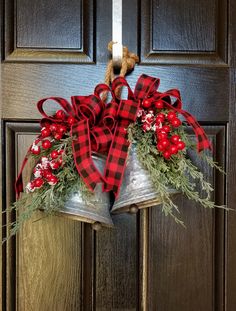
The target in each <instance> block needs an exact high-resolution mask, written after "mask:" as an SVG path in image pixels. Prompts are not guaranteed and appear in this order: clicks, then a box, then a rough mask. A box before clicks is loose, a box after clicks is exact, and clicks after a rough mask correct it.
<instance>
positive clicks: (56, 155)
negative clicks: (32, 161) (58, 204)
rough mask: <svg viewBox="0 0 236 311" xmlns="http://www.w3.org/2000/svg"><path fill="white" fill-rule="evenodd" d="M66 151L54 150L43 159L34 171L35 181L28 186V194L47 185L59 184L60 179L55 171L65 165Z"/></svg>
mask: <svg viewBox="0 0 236 311" xmlns="http://www.w3.org/2000/svg"><path fill="white" fill-rule="evenodd" d="M63 154H64V150H59V151H57V150H53V151H52V152H51V153H50V155H49V156H48V157H46V156H43V157H41V159H40V161H39V163H38V164H37V165H36V166H35V168H34V169H33V175H34V179H33V180H31V181H30V182H29V183H28V184H27V186H26V192H33V191H34V190H36V189H39V188H41V187H42V186H43V185H44V184H45V183H48V184H49V185H50V186H54V185H55V184H57V182H58V177H57V176H56V175H55V174H53V171H54V170H57V169H58V168H60V167H61V166H62V164H63V159H62V157H63Z"/></svg>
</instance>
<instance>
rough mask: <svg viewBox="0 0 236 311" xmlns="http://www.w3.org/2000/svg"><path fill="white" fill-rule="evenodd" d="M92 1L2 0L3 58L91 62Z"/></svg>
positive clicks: (9, 59) (92, 55) (92, 59)
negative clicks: (3, 20) (3, 13)
mask: <svg viewBox="0 0 236 311" xmlns="http://www.w3.org/2000/svg"><path fill="white" fill-rule="evenodd" d="M93 18H94V2H93V1H92V0H89V1H83V0H80V1H74V0H73V1H66V0H60V1H56V0H50V1H46V0H40V1H32V3H31V2H30V3H29V1H27V0H10V1H5V60H6V61H14V62H17V61H24V62H28V61H30V62H32V61H34V62H65V63H68V62H74V63H92V62H94V52H95V51H94V46H93V41H94V28H93V27H94V20H93Z"/></svg>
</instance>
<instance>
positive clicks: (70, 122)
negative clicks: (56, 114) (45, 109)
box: [67, 116, 75, 125]
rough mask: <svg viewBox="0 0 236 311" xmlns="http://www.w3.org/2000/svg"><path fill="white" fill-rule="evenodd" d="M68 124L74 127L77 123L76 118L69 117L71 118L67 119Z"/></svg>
mask: <svg viewBox="0 0 236 311" xmlns="http://www.w3.org/2000/svg"><path fill="white" fill-rule="evenodd" d="M67 122H68V124H69V125H72V124H74V123H75V118H74V117H72V116H69V117H68V118H67Z"/></svg>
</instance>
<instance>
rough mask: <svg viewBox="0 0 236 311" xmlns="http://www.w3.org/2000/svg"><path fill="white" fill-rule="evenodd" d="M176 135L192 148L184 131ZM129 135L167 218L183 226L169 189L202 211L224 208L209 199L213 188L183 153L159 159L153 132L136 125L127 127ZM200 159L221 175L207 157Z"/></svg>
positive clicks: (215, 165) (217, 167)
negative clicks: (183, 195)
mask: <svg viewBox="0 0 236 311" xmlns="http://www.w3.org/2000/svg"><path fill="white" fill-rule="evenodd" d="M175 134H178V135H180V137H181V139H182V141H184V142H185V144H186V146H187V148H189V147H190V148H191V147H193V145H194V144H193V143H192V142H191V140H190V139H189V138H188V137H187V134H186V131H185V130H184V128H179V129H177V130H176V133H175ZM128 135H129V141H130V142H131V143H133V144H135V145H136V152H137V156H138V159H139V161H140V163H141V164H142V166H143V167H144V168H145V169H146V170H147V171H148V173H149V175H150V178H151V180H152V183H153V186H154V188H155V189H156V191H157V192H158V193H159V195H160V197H161V199H162V210H163V212H164V214H165V215H166V216H167V215H170V216H172V217H173V218H174V220H175V221H176V222H177V223H180V224H182V225H184V223H183V221H182V220H181V219H180V218H179V217H178V216H177V215H176V212H177V213H179V209H178V207H177V205H176V204H175V203H174V202H173V200H172V196H171V192H170V191H169V189H170V188H174V189H176V190H179V191H180V192H182V193H183V194H185V195H186V196H187V198H188V199H191V200H194V201H195V202H197V203H199V204H201V205H202V206H203V207H205V208H214V207H218V208H219V207H220V208H225V207H224V206H218V205H216V204H215V203H214V202H213V201H212V200H211V197H212V191H213V190H214V189H213V187H212V185H211V184H210V183H209V182H208V181H207V180H205V178H204V175H203V173H202V172H201V171H199V169H198V168H197V167H196V166H195V165H194V164H193V162H192V161H191V159H189V158H188V155H187V152H186V150H185V151H182V152H181V153H179V154H178V155H173V156H172V157H171V159H169V160H168V161H166V160H165V159H164V158H163V157H161V156H160V153H159V151H158V150H157V148H156V138H155V135H154V133H153V132H152V131H148V132H143V130H142V128H141V126H140V124H138V123H135V124H132V125H130V126H129V128H128ZM187 148H186V149H187ZM201 157H202V159H203V160H205V161H206V162H207V163H208V164H209V165H210V167H212V168H215V169H218V170H219V171H220V172H224V171H223V169H222V168H221V167H220V166H218V165H217V163H216V162H214V161H213V159H212V158H211V157H209V156H207V155H204V156H201ZM198 186H200V188H201V189H202V191H203V194H202V193H199V191H198V190H197V188H198ZM202 196H203V197H202Z"/></svg>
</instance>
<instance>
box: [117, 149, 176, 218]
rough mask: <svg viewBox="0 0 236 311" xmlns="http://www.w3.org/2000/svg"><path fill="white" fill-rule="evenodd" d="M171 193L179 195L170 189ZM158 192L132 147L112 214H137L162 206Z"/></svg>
mask: <svg viewBox="0 0 236 311" xmlns="http://www.w3.org/2000/svg"><path fill="white" fill-rule="evenodd" d="M168 190H169V193H171V194H176V193H179V191H177V190H176V189H172V188H169V189H168ZM161 203H162V200H161V197H160V195H159V194H158V192H157V191H156V190H155V189H154V188H153V185H152V182H151V180H150V177H149V175H148V172H147V171H146V170H145V169H144V168H143V167H142V165H141V164H140V162H139V160H138V157H137V153H136V148H135V146H134V145H132V147H131V150H130V153H129V157H128V160H127V166H126V170H125V173H124V178H123V181H122V185H121V189H120V195H119V197H118V198H117V199H116V201H115V202H114V205H113V207H112V210H111V213H113V214H119V213H124V212H130V213H136V212H137V211H138V210H139V209H141V208H146V207H151V206H155V205H158V204H161Z"/></svg>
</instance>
